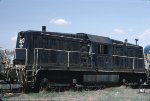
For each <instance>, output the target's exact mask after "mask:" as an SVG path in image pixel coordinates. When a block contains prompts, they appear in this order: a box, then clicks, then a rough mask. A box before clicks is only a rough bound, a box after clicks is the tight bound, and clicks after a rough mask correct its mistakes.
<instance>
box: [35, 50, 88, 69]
mask: <svg viewBox="0 0 150 101" xmlns="http://www.w3.org/2000/svg"><path fill="white" fill-rule="evenodd" d="M38 50H49V51H58V52H66V53H67V67H70V60H69V58H70V57H69V56H70V53H71V52H72V53H73V52H74V53H83V54H89V53H88V52H80V51H67V50H57V49H46V48H35V49H34V66H37V65H38V58H39V55H38V52H39V51H38Z"/></svg>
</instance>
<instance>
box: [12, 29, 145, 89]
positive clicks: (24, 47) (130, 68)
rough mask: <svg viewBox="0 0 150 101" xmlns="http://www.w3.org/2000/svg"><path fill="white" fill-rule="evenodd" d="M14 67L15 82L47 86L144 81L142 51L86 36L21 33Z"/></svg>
mask: <svg viewBox="0 0 150 101" xmlns="http://www.w3.org/2000/svg"><path fill="white" fill-rule="evenodd" d="M13 64H14V66H15V69H17V71H18V74H17V75H19V78H18V81H19V82H21V83H23V84H25V85H36V86H37V85H38V86H39V85H40V83H41V82H42V81H43V80H44V79H46V80H47V81H48V82H49V85H50V86H71V85H73V84H78V85H83V86H88V85H100V84H104V83H106V84H108V83H122V82H124V83H125V82H131V83H135V82H136V83H142V82H145V81H146V73H145V65H144V55H143V48H142V47H141V46H139V45H137V44H136V45H134V44H130V43H128V42H127V40H125V42H121V41H118V40H114V39H110V38H108V37H102V36H96V35H90V34H86V33H77V34H71V33H59V32H47V31H46V27H43V30H42V31H21V32H19V33H18V38H17V43H16V49H15V58H14V63H13Z"/></svg>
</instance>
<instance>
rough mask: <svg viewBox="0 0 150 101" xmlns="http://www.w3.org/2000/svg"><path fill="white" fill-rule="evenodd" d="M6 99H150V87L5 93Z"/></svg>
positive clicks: (68, 100)
mask: <svg viewBox="0 0 150 101" xmlns="http://www.w3.org/2000/svg"><path fill="white" fill-rule="evenodd" d="M2 100H4V101H150V89H146V90H145V93H139V89H132V88H129V87H127V88H126V87H124V86H121V87H112V88H106V89H103V90H96V91H85V90H84V91H64V92H40V93H30V94H12V93H8V94H5V95H4V97H3V98H2Z"/></svg>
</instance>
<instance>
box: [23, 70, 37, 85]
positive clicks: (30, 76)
mask: <svg viewBox="0 0 150 101" xmlns="http://www.w3.org/2000/svg"><path fill="white" fill-rule="evenodd" d="M25 72H26V84H28V85H33V84H34V83H35V70H34V69H32V70H26V71H25Z"/></svg>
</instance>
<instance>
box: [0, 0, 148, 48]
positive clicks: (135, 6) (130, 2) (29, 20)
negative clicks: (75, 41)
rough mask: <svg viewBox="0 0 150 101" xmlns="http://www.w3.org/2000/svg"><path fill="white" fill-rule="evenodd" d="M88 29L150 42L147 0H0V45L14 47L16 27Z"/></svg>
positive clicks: (142, 43)
mask: <svg viewBox="0 0 150 101" xmlns="http://www.w3.org/2000/svg"><path fill="white" fill-rule="evenodd" d="M42 25H45V26H47V31H56V32H70V33H81V32H83V33H88V34H94V35H100V36H106V37H110V38H112V39H117V40H120V41H124V39H128V42H130V43H134V44H135V41H134V39H135V38H139V42H138V44H139V45H142V46H146V45H147V44H150V1H149V0H0V47H4V48H7V49H14V48H15V42H16V36H17V33H18V32H19V31H25V30H41V26H42Z"/></svg>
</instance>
